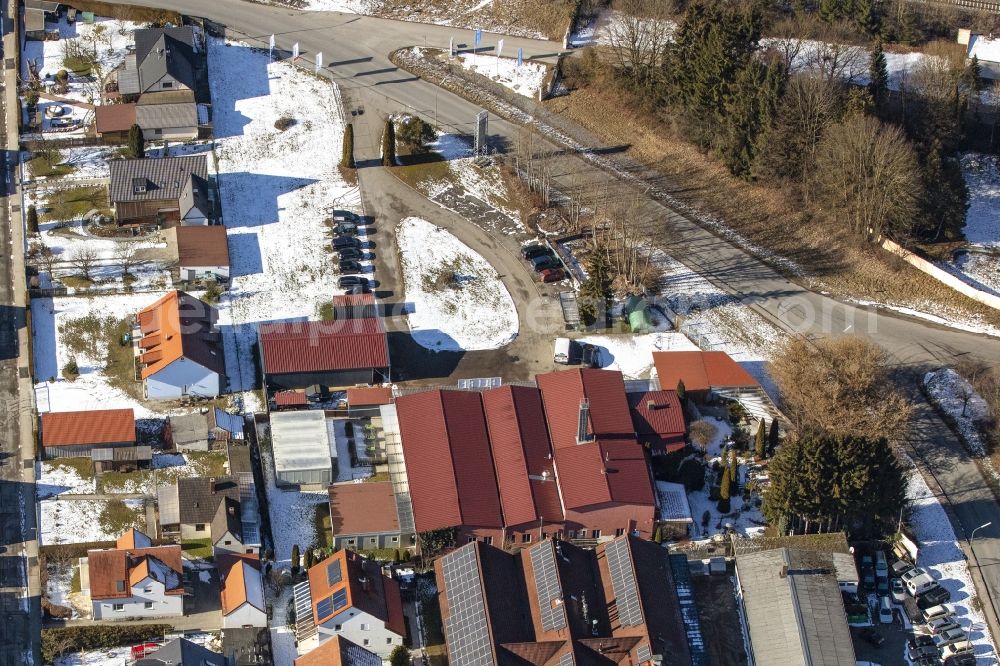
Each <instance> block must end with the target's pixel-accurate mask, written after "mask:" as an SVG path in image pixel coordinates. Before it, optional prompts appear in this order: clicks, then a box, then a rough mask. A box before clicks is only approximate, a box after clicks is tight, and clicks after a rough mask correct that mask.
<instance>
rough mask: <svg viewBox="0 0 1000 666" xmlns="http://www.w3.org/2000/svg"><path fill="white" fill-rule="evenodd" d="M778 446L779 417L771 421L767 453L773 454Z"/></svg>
mask: <svg viewBox="0 0 1000 666" xmlns="http://www.w3.org/2000/svg"><path fill="white" fill-rule="evenodd" d="M777 448H778V419H774V420H773V421H771V429H770V430H769V431H768V433H767V455H768V456H773V455H774V451H775V449H777Z"/></svg>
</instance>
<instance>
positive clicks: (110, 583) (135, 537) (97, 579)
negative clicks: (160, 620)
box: [80, 530, 184, 620]
mask: <svg viewBox="0 0 1000 666" xmlns="http://www.w3.org/2000/svg"><path fill="white" fill-rule="evenodd" d="M183 575H184V569H183V567H182V564H181V547H180V546H178V545H170V546H153V545H152V541H151V540H150V538H149V537H148V536H146V535H145V534H143V533H142V532H139V531H137V530H131V531H129V532H126V533H125V534H123V535H122V536H121V537H119V539H118V541H117V543H116V547H115V548H112V549H109V550H90V551H87V557H85V558H81V560H80V585H81V588H82V590H83V592H84V593H85V594H88V595H89V596H90V599H91V603H92V605H93V618H94V619H95V620H117V619H134V618H156V617H172V616H178V615H183V614H184V581H183Z"/></svg>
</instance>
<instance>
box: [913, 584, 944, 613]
mask: <svg viewBox="0 0 1000 666" xmlns="http://www.w3.org/2000/svg"><path fill="white" fill-rule="evenodd" d="M950 600H951V592H949V591H948V590H946V589H944V588H943V587H941V586H940V585H938V584H937V583H935V584H934V585H933V586H932V587H930V588H928V589H926V590H925V591H924V592H923V593H922V594H920V596H918V597H917V607H918V608H930V607H931V606H937V605H938V604H943V603H944V602H946V601H950Z"/></svg>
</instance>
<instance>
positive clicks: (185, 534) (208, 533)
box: [181, 523, 212, 541]
mask: <svg viewBox="0 0 1000 666" xmlns="http://www.w3.org/2000/svg"><path fill="white" fill-rule="evenodd" d="M203 524H204V525H205V529H204V530H202V531H200V532H199V531H198V530H196V529H195V526H194V525H188V524H182V525H181V540H182V541H190V540H192V539H211V538H212V523H203Z"/></svg>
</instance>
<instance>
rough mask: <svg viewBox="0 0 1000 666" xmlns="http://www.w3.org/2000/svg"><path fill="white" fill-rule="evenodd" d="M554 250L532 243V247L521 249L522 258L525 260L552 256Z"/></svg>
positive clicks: (527, 246)
mask: <svg viewBox="0 0 1000 666" xmlns="http://www.w3.org/2000/svg"><path fill="white" fill-rule="evenodd" d="M551 254H552V250H551V249H550V248H549V247H547V246H545V245H539V244H538V243H532V244H531V245H525V246H524V247H522V248H521V256H522V257H524V258H525V259H534V258H535V257H541V256H544V255H551Z"/></svg>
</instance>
